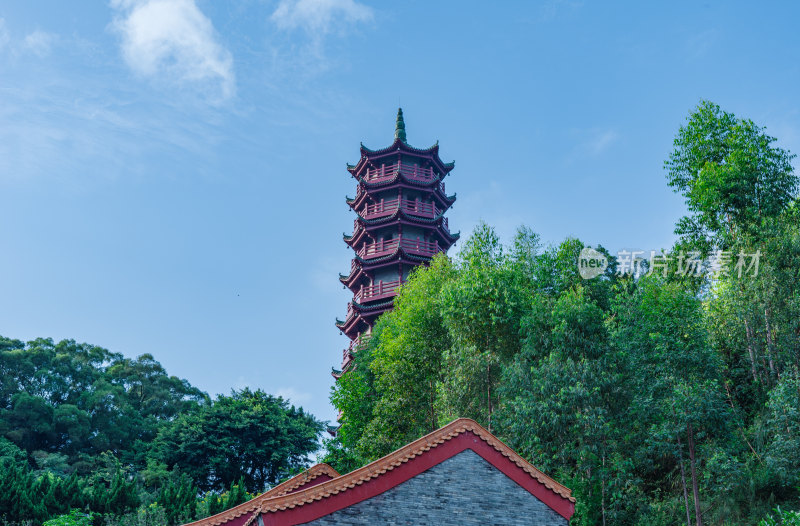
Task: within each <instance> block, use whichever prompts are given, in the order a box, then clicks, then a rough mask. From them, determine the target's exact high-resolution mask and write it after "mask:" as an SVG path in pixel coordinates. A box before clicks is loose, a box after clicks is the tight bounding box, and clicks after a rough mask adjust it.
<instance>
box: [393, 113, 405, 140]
mask: <svg viewBox="0 0 800 526" xmlns="http://www.w3.org/2000/svg"><path fill="white" fill-rule="evenodd" d="M394 138H395V139H400V140H401V141H403V142H406V123H405V121H404V120H403V108H397V124H396V125H395V127H394Z"/></svg>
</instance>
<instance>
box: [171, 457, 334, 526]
mask: <svg viewBox="0 0 800 526" xmlns="http://www.w3.org/2000/svg"><path fill="white" fill-rule="evenodd" d="M322 475H327V476H328V477H330V478H336V477H339V476H340V475H339V473H338V472H337V471H336V470H335V469H333V468H332V467H330V466H329V465H328V464H315V465H314V466H311V467H310V468H308V469H307V470H305V471H303V472H302V473H300V474H299V475H295V476H294V477H292V478H290V479H289V480H285V481H283V482H281V483H280V484H278V485H277V486H275V487H274V488H272V489H270V490H267V491H265V492H264V493H262V494H261V495H259V496H258V497H255V498H253V499H251V500H249V501H247V502H245V503H242V504H239V505H238V506H234V507H233V508H231V509H229V510H225V511H223V512H222V513H218V514H216V515H212V516H211V517H206V518H205V519H200V520H198V521H195V522H190V523H189V524H187V525H186V526H217V525H219V524H224V523H226V522H228V521H231V520H233V519H235V518H237V517H241V516H242V515H244V514H246V513H251V512H259V513H260V511H261V510H260V509H259V503H260V502H261V501H262V500H263V499H268V498H272V497H281V496H283V495H287V494H289V493H291V492H293V491H296V490H297V489H299V488H302V487H303V486H305V485H306V484H308V483H309V482H311V481H313V480H314V479H316V478H317V477H320V476H322ZM257 516H258V513H253V516H252V517H250V519H248V520H247V522H245V523H244V525H243V526H250V524H252V523H253V521H254V520H255V519H256V517H257Z"/></svg>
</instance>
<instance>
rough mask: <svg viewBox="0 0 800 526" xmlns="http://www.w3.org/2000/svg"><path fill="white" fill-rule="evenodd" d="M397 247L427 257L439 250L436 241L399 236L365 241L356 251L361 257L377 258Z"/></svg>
mask: <svg viewBox="0 0 800 526" xmlns="http://www.w3.org/2000/svg"><path fill="white" fill-rule="evenodd" d="M398 248H402V249H403V250H405V251H406V252H408V253H411V254H417V255H420V256H428V257H433V256H434V254H436V253H437V252H440V251H441V248H439V242H438V241H434V242H430V241H424V240H421V239H408V238H404V237H399V238H395V239H386V240H384V239H381V240H379V241H376V242H374V243H367V244H365V245H364V246H363V247H361V250H359V251H358V256H359V257H360V258H363V259H371V258H377V257H381V256H386V255H389V254H392V253H393V252H394V251H396V250H397V249H398Z"/></svg>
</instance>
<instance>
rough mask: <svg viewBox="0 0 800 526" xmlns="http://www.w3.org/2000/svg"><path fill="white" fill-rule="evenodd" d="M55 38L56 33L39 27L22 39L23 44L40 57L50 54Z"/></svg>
mask: <svg viewBox="0 0 800 526" xmlns="http://www.w3.org/2000/svg"><path fill="white" fill-rule="evenodd" d="M0 40H2V37H0ZM54 40H55V36H54V35H51V34H50V33H45V32H44V31H39V30H38V29H37V30H36V31H34V32H33V33H29V34H28V35H27V36H26V37H25V40H23V41H22V46H23V47H24V48H25V49H27V50H29V51H31V52H32V53H33V54H35V55H37V56H39V57H46V56H47V55H49V54H50V49H51V48H52V46H53V41H54Z"/></svg>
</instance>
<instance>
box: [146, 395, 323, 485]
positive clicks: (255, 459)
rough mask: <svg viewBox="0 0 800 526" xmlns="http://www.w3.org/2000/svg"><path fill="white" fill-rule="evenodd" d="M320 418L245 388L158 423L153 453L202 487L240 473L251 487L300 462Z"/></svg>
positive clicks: (310, 449)
mask: <svg viewBox="0 0 800 526" xmlns="http://www.w3.org/2000/svg"><path fill="white" fill-rule="evenodd" d="M322 429H323V424H322V423H321V422H319V421H318V420H316V419H315V418H314V417H313V416H311V415H309V414H307V413H305V412H304V411H303V410H302V409H298V408H295V407H294V406H291V405H289V402H287V401H286V400H284V399H283V398H281V397H274V396H272V395H268V394H266V393H264V392H263V391H261V390H257V391H251V390H250V389H249V388H247V389H243V390H241V391H233V392H232V394H231V395H230V396H219V397H218V398H217V399H216V400H215V401H214V402H213V403H212V404H210V405H206V406H203V407H201V408H199V410H197V411H195V412H193V413H188V414H182V415H180V416H178V417H177V418H176V419H175V420H174V421H173V422H172V423H170V425H168V426H166V427H164V428H162V429H161V430H160V432H159V434H158V437H157V439H156V441H155V443H154V449H153V452H152V453H153V455H154V456H156V457H157V458H160V459H161V460H162V461H163V462H164V463H165V464H167V466H168V467H169V468H170V469H179V470H180V471H181V472H183V473H186V474H187V475H189V476H190V477H191V478H192V480H194V481H195V482H196V484H197V486H198V487H199V488H200V489H201V490H204V491H207V490H222V489H223V488H226V487H230V486H231V485H232V484H234V483H235V482H236V481H237V480H239V479H240V478H241V479H243V480H244V483H245V486H247V488H249V489H253V490H256V491H261V490H263V489H264V488H265V487H266V486H267V485H268V484H274V483H276V482H277V481H278V480H279V479H280V478H282V477H283V476H285V475H286V474H288V473H291V472H293V470H298V469H301V468H303V467H304V466H305V465H306V464H307V457H308V455H309V454H310V453H312V452H314V451H315V450H316V449H317V439H318V438H319V435H320V433H321V432H322Z"/></svg>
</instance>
